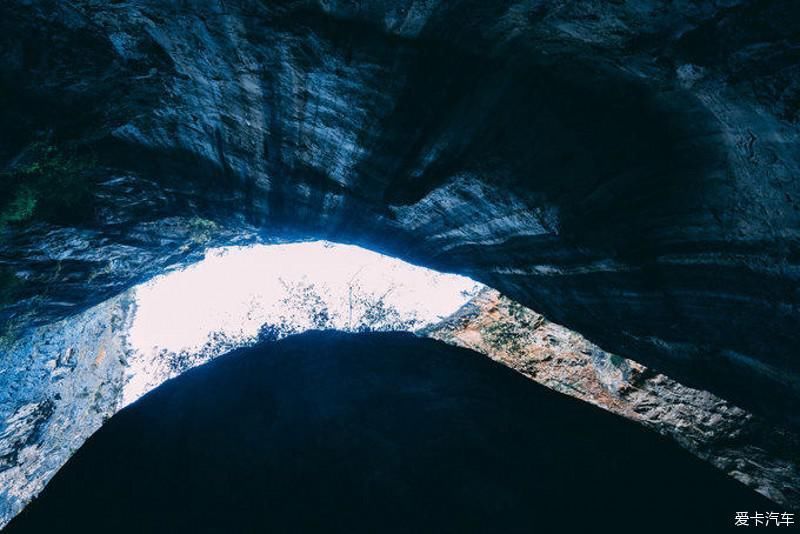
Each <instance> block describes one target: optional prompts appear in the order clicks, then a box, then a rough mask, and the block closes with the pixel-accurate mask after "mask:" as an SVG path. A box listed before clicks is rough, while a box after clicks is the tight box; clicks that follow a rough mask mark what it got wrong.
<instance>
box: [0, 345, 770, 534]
mask: <svg viewBox="0 0 800 534" xmlns="http://www.w3.org/2000/svg"><path fill="white" fill-rule="evenodd" d="M772 508H774V505H771V504H770V502H769V501H767V500H765V499H764V498H763V497H761V496H759V495H757V494H756V493H754V492H752V491H751V490H749V489H747V488H745V487H744V486H743V485H741V484H739V483H738V482H735V481H733V480H731V479H729V478H727V477H726V476H724V475H723V474H722V473H720V472H718V471H717V470H715V469H714V468H712V467H711V466H710V465H708V464H706V463H704V462H701V461H700V460H697V459H696V458H694V457H692V456H691V455H689V454H688V453H686V452H685V451H683V450H681V449H680V448H678V447H677V446H676V445H674V444H672V443H670V442H668V441H666V440H664V439H663V438H661V437H659V436H658V435H656V434H655V433H652V432H649V431H646V430H644V429H642V428H641V427H639V426H637V425H635V424H633V423H631V422H628V421H625V420H623V419H621V418H618V417H615V416H612V415H610V414H608V413H606V412H604V411H602V410H600V409H598V408H596V407H593V406H589V405H588V404H586V403H583V402H579V401H576V400H574V399H571V398H567V397H564V396H562V395H559V394H557V393H554V392H552V391H550V390H548V389H546V388H544V387H542V386H539V385H537V384H534V383H531V382H530V381H529V380H527V379H525V378H524V377H522V376H520V375H519V374H517V373H515V372H514V371H512V370H510V369H508V368H505V367H503V366H501V365H499V364H496V363H494V362H491V361H489V360H487V359H486V358H484V357H482V356H479V355H478V354H476V353H473V352H471V351H468V350H464V349H458V348H454V347H450V346H447V345H444V344H442V343H440V342H435V341H431V340H421V339H418V338H415V337H414V336H411V335H408V334H360V335H354V334H341V333H319V332H314V333H309V334H304V335H300V336H296V337H293V338H289V339H287V340H284V341H281V342H278V343H273V344H264V345H260V346H257V347H255V348H252V349H243V350H239V351H235V352H233V353H231V354H230V355H228V356H226V357H223V358H220V359H218V360H215V361H213V362H211V363H209V364H206V365H204V366H202V367H199V368H197V369H194V370H192V371H189V372H187V373H186V374H184V375H182V376H181V377H179V378H177V379H174V380H171V381H169V382H167V383H165V384H164V385H162V386H161V387H159V388H158V389H157V390H155V391H154V392H152V393H151V394H149V395H147V396H146V397H144V398H143V399H141V400H140V401H138V402H137V403H135V404H133V405H132V406H130V407H129V408H126V409H125V410H123V411H122V412H120V413H119V414H118V415H116V416H114V417H113V418H112V419H111V420H110V421H109V423H108V424H106V425H105V426H104V427H103V428H102V429H101V430H100V431H99V432H98V433H97V434H95V435H94V436H93V437H92V438H91V439H90V440H89V441H88V442H87V443H86V445H85V446H84V447H82V448H81V449H80V450H79V451H78V453H77V454H76V455H75V456H74V457H73V458H72V459H71V460H70V461H69V463H68V464H67V465H66V466H65V467H64V468H63V469H62V470H61V471H60V472H59V474H58V475H56V477H55V478H54V479H53V481H52V483H51V484H50V485H49V486H48V487H47V488H46V489H45V491H44V492H43V493H42V495H41V496H40V498H39V499H37V500H36V501H35V502H34V503H32V504H31V505H30V506H29V507H28V508H27V509H26V510H25V511H24V512H23V513H22V514H21V515H20V516H18V517H17V518H16V519H15V520H14V521H13V522H12V523H11V524H10V525H9V527H8V532H10V533H22V532H62V531H64V529H70V530H71V531H78V532H255V531H258V532H348V533H350V532H426V531H429V532H471V531H482V532H531V531H543V532H552V531H555V530H556V529H559V530H560V531H567V532H569V531H584V532H585V531H586V529H587V528H593V527H599V526H601V525H603V526H606V527H607V526H609V525H614V526H615V529H616V530H621V531H637V532H641V531H647V532H653V531H659V530H662V529H663V530H664V531H669V532H675V531H703V532H713V531H717V530H723V529H724V528H726V527H729V526H730V527H732V525H733V517H734V513H735V512H736V511H744V510H749V511H755V510H759V511H769V510H770V509H772Z"/></svg>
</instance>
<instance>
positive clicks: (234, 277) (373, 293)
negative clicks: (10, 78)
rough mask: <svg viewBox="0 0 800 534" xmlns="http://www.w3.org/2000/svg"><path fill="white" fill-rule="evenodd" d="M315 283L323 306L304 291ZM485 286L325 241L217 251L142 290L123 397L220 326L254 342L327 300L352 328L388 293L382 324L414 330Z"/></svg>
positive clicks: (339, 323)
mask: <svg viewBox="0 0 800 534" xmlns="http://www.w3.org/2000/svg"><path fill="white" fill-rule="evenodd" d="M312 284H313V287H314V293H315V294H317V295H318V296H319V298H320V299H321V300H322V302H324V304H320V302H319V301H317V300H315V299H310V300H309V299H308V298H303V296H302V294H301V293H299V292H298V288H302V287H308V286H309V285H312ZM482 287H483V286H482V285H481V284H478V283H477V282H475V281H473V280H471V279H469V278H465V277H463V276H458V275H452V274H443V273H439V272H436V271H432V270H430V269H425V268H422V267H417V266H414V265H411V264H408V263H406V262H403V261H401V260H398V259H396V258H391V257H388V256H384V255H382V254H378V253H376V252H372V251H369V250H366V249H362V248H360V247H356V246H351V245H340V244H333V243H329V242H325V241H314V242H307V243H293V244H286V245H255V246H248V247H226V248H218V249H210V250H209V251H207V253H206V257H205V259H204V260H202V261H200V262H199V263H196V264H194V265H192V266H189V267H188V268H186V269H183V270H180V271H175V272H171V273H168V274H165V275H162V276H159V277H157V278H154V279H153V280H151V281H149V282H147V283H145V284H142V285H141V286H138V287H137V288H135V299H136V305H137V308H136V315H135V317H134V319H133V323H132V326H131V330H130V332H129V334H128V342H129V344H130V346H131V348H132V349H133V351H134V354H135V355H136V356H135V357H134V358H133V361H132V362H131V375H132V376H131V380H130V381H129V383H128V386H127V387H126V392H125V399H126V402H125V403H126V404H127V403H128V402H131V401H132V400H135V399H136V398H138V397H139V396H141V395H142V394H144V393H145V392H146V391H148V390H149V389H152V387H155V386H156V385H158V384H159V383H161V382H162V381H163V380H166V379H167V378H169V376H162V375H164V371H163V366H162V365H160V362H158V361H157V360H158V358H162V359H163V357H164V356H163V354H164V353H165V352H166V353H179V352H181V351H189V352H191V351H192V350H197V349H200V348H202V347H203V346H204V345H206V344H207V342H208V340H209V339H210V336H211V335H212V334H218V333H223V334H224V335H225V336H226V337H227V338H228V339H229V340H233V341H234V342H237V343H239V344H246V343H247V342H249V341H252V340H253V339H254V337H255V336H256V335H257V333H258V331H259V329H260V328H261V326H262V325H264V324H281V323H282V324H283V325H284V326H286V325H289V326H290V327H291V328H292V330H295V331H303V330H307V329H309V328H312V327H313V323H312V320H311V318H310V315H309V314H310V313H313V312H314V311H318V310H319V309H321V308H324V307H326V308H327V310H328V314H329V316H330V321H329V323H328V325H329V327H332V328H336V329H341V330H348V329H351V328H355V327H357V326H358V324H359V321H361V319H362V312H363V311H364V305H365V304H369V303H371V302H374V301H376V300H379V299H380V298H381V296H384V295H385V299H384V302H385V304H386V305H387V306H388V307H390V308H392V309H393V310H394V312H396V313H395V314H393V317H392V320H391V321H389V324H381V323H378V324H377V325H375V329H378V330H382V329H392V325H391V323H392V322H396V320H398V319H399V320H401V321H410V320H416V322H415V324H414V328H415V329H416V328H421V327H424V326H426V325H429V324H432V323H435V322H437V321H439V320H440V319H442V318H444V317H446V316H448V315H450V314H452V313H453V312H455V311H456V310H458V309H459V308H460V307H461V306H462V305H464V304H465V303H466V302H467V301H468V300H469V299H470V298H471V297H472V296H474V295H475V294H476V293H477V292H478V291H479V290H480V289H481V288H482ZM351 295H353V296H355V297H356V298H355V299H351ZM353 300H355V301H356V305H354V306H352V307H351V305H350V303H351V301H353ZM359 302H360V303H361V305H359V304H358V303H359ZM226 350H227V349H226Z"/></svg>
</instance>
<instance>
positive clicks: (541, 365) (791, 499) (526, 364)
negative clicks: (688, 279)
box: [421, 289, 800, 509]
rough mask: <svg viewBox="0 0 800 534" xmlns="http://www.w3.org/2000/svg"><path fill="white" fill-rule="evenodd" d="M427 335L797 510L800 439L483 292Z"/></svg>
mask: <svg viewBox="0 0 800 534" xmlns="http://www.w3.org/2000/svg"><path fill="white" fill-rule="evenodd" d="M421 334H422V335H425V336H430V337H433V338H434V339H439V340H442V341H444V342H446V343H449V344H453V345H458V346H461V347H465V348H468V349H471V350H474V351H476V352H479V353H481V354H485V355H487V356H489V357H490V358H492V359H493V360H495V361H498V362H500V363H502V364H504V365H507V366H508V367H511V368H512V369H515V370H517V371H519V372H520V373H522V374H523V375H525V376H527V377H528V378H530V379H532V380H535V381H536V382H539V383H540V384H543V385H545V386H547V387H549V388H552V389H554V390H556V391H559V392H561V393H564V394H566V395H570V396H572V397H576V398H578V399H581V400H584V401H586V402H590V403H592V404H595V405H597V406H600V407H601V408H604V409H606V410H608V411H610V412H612V413H615V414H619V415H621V416H623V417H625V418H627V419H631V420H633V421H637V422H639V423H641V424H643V425H645V426H647V427H649V428H652V429H654V430H656V431H657V432H659V433H661V434H663V435H665V436H668V437H670V438H672V439H673V440H675V441H676V442H678V443H679V444H680V445H681V446H683V447H684V448H686V449H687V450H689V451H691V452H692V453H693V454H695V455H697V456H699V457H700V458H702V459H704V460H707V461H709V462H711V463H712V464H713V465H715V466H716V467H718V468H719V469H721V470H723V471H725V472H726V473H728V474H729V475H730V476H732V477H733V478H735V479H737V480H739V481H741V482H743V483H744V484H747V485H748V486H750V487H752V488H753V489H755V490H757V491H759V492H760V493H762V494H764V495H766V496H767V497H769V498H771V499H772V500H774V501H776V502H778V503H781V504H783V505H785V506H789V507H791V509H800V491H798V485H797V484H798V481H800V436H798V435H797V434H796V433H795V432H793V431H792V430H790V429H787V428H781V427H776V426H775V425H774V424H771V423H770V422H769V421H766V420H764V419H763V418H761V417H759V416H756V415H754V414H752V413H750V412H748V411H746V410H743V409H742V408H739V407H738V406H735V405H733V404H731V403H730V402H727V401H725V400H723V399H721V398H719V397H716V396H715V395H713V394H711V393H709V392H707V391H702V390H697V389H694V388H690V387H687V386H685V385H683V384H681V383H679V382H677V381H675V380H673V379H671V378H669V377H667V376H664V375H663V374H660V373H658V372H656V371H653V370H651V369H648V368H647V367H645V366H643V365H641V364H638V363H636V362H634V361H632V360H628V359H625V358H622V357H620V356H617V355H615V354H610V353H608V352H606V351H604V350H602V349H601V348H600V347H598V346H597V345H594V344H592V343H590V342H589V341H587V340H586V339H585V338H584V337H583V336H581V335H580V334H577V333H576V332H572V331H570V330H568V329H566V328H564V327H563V326H560V325H557V324H554V323H552V322H550V321H548V320H547V319H545V318H544V317H543V316H542V315H540V314H538V313H536V312H534V311H533V310H530V309H528V308H525V307H524V306H521V305H520V304H518V303H516V302H514V301H512V300H510V299H508V298H507V297H504V296H502V295H500V294H499V293H498V292H497V291H495V290H492V289H486V290H484V291H483V293H482V294H481V295H479V296H477V297H476V298H474V299H473V300H472V301H471V302H470V303H469V304H467V305H466V306H464V307H463V308H462V309H461V310H460V311H459V312H458V313H457V314H455V315H453V316H452V317H450V318H449V319H447V320H446V321H443V322H442V323H440V324H437V325H434V326H433V327H429V328H426V329H425V330H424V331H422V332H421Z"/></svg>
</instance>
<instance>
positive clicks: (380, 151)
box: [0, 0, 800, 425]
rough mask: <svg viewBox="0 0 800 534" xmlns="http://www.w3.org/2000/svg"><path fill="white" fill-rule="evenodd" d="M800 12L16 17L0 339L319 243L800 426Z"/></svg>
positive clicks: (71, 12) (783, 8) (50, 10)
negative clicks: (523, 308)
mask: <svg viewBox="0 0 800 534" xmlns="http://www.w3.org/2000/svg"><path fill="white" fill-rule="evenodd" d="M798 10H800V5H798V3H797V2H795V1H794V0H772V1H766V0H764V1H737V0H725V1H722V0H720V1H711V0H709V1H702V2H691V3H686V2H652V1H649V0H648V1H635V0H630V1H625V2H606V1H601V0H596V1H594V0H593V1H588V2H567V1H562V0H549V1H548V0H544V1H531V0H498V1H494V2H485V1H477V0H475V1H473V0H465V1H459V2H439V1H436V0H425V1H423V0H403V1H399V2H396V1H393V2H384V1H381V0H366V1H361V2H351V1H346V0H342V1H327V0H326V1H322V0H319V1H316V2H315V1H312V0H308V1H302V0H296V1H294V0H292V1H290V0H286V1H276V2H257V1H254V0H224V1H223V0H190V1H184V2H162V1H160V0H142V1H136V2H129V1H124V0H121V1H115V2H108V1H106V0H73V1H66V0H41V1H37V2H30V1H27V0H7V1H4V2H2V6H0V101H2V105H0V132H2V135H0V163H1V164H2V166H3V167H4V169H5V170H4V174H3V178H4V180H3V190H2V198H3V205H2V207H0V225H1V226H2V227H3V230H2V232H3V236H2V242H0V260H1V261H2V270H1V271H0V283H1V284H2V291H0V297H2V300H3V302H4V306H3V311H2V318H3V320H4V321H5V322H6V323H7V324H10V325H14V326H16V327H19V328H25V327H27V326H29V325H31V324H37V323H38V324H42V323H46V322H49V321H52V320H54V319H57V318H60V317H63V316H65V315H68V314H71V313H74V312H77V311H79V310H81V309H84V308H86V307H87V306H89V305H90V304H93V303H96V302H99V301H100V300H102V299H104V298H107V297H108V296H110V295H113V294H116V293H118V292H120V291H121V290H122V289H124V288H125V287H129V286H130V285H131V284H133V283H134V282H136V281H138V280H141V279H142V278H144V277H147V276H149V275H152V274H154V273H156V272H157V271H159V270H160V269H163V268H164V267H165V266H167V265H170V264H175V263H180V262H185V261H189V259H190V258H191V255H192V253H193V251H196V250H198V249H199V248H201V246H202V244H203V243H207V242H209V241H210V242H213V243H218V242H226V241H229V240H231V239H235V238H236V236H240V235H241V233H242V232H251V231H254V232H265V233H267V234H270V235H276V234H281V235H298V234H302V235H313V236H316V237H320V238H332V239H335V240H338V241H351V242H358V243H363V244H368V245H370V246H372V247H377V248H379V249H382V250H386V251H389V252H392V253H393V254H395V255H398V256H402V257H404V258H407V259H411V260H414V261H417V262H421V263H424V264H427V265H430V266H434V267H437V268H440V269H445V270H454V271H458V272H461V273H464V274H468V275H470V276H472V277H474V278H476V279H478V280H480V281H482V282H484V283H487V284H488V285H490V286H492V287H495V288H497V289H499V290H501V291H502V292H503V293H504V294H507V295H509V296H511V297H513V298H514V299H515V300H517V301H519V302H521V303H523V304H525V305H527V306H530V307H531V308H533V309H536V310H538V311H541V312H542V313H544V314H545V315H546V316H547V317H548V318H550V319H552V320H555V321H557V322H558V323H560V324H564V325H566V326H568V327H570V328H572V329H575V330H577V331H579V332H581V333H583V334H585V335H586V336H587V337H588V338H589V339H591V340H592V341H593V342H596V343H599V344H600V345H601V346H603V347H604V348H606V349H607V350H610V351H612V352H614V353H616V354H620V355H623V356H630V357H634V358H636V359H637V360H638V361H640V362H642V363H644V364H646V365H648V366H653V367H654V368H656V369H658V370H659V371H662V372H667V373H668V374H670V376H674V377H676V378H679V379H680V380H682V381H684V382H685V383H686V384H688V385H692V386H695V387H700V388H702V389H707V390H711V391H713V392H715V393H716V394H718V395H720V396H722V397H723V398H726V399H729V400H731V401H734V402H736V403H737V404H739V405H741V406H743V407H746V408H748V409H750V410H753V411H755V412H757V413H760V414H762V415H764V416H766V417H769V418H772V419H773V420H777V421H782V422H783V423H786V424H791V425H797V424H798V419H797V417H798V414H797V406H798V402H800V393H799V391H800V389H799V386H798V384H800V380H798V378H799V377H800V372H798V371H800V359H798V358H797V357H796V350H797V349H796V347H797V346H798V342H799V341H800V321H799V320H798V319H799V318H800V311H799V310H798V302H800V294H799V293H798V291H800V290H799V289H798V288H800V285H798V261H799V260H800V248H799V247H798V228H799V227H800V204H798V202H800V181H798V180H797V179H796V177H797V176H798V172H799V171H800V168H799V166H798V162H799V160H800V153H799V151H798V150H797V146H798V145H797V142H798V118H799V117H798V109H799V107H798V102H799V101H800V62H798V60H797V59H798V58H797V49H798V48H797V47H798V34H799V33H798V29H799V27H798V25H800V12H799V11H798Z"/></svg>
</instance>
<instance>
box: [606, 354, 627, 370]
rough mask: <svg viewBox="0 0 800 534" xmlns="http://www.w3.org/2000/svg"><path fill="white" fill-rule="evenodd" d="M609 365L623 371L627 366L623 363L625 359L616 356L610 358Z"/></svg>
mask: <svg viewBox="0 0 800 534" xmlns="http://www.w3.org/2000/svg"><path fill="white" fill-rule="evenodd" d="M610 361H611V365H613V366H614V367H616V368H617V369H622V370H625V369H627V368H628V364H627V363H625V358H623V357H622V356H617V355H616V354H612V355H611V357H610Z"/></svg>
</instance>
